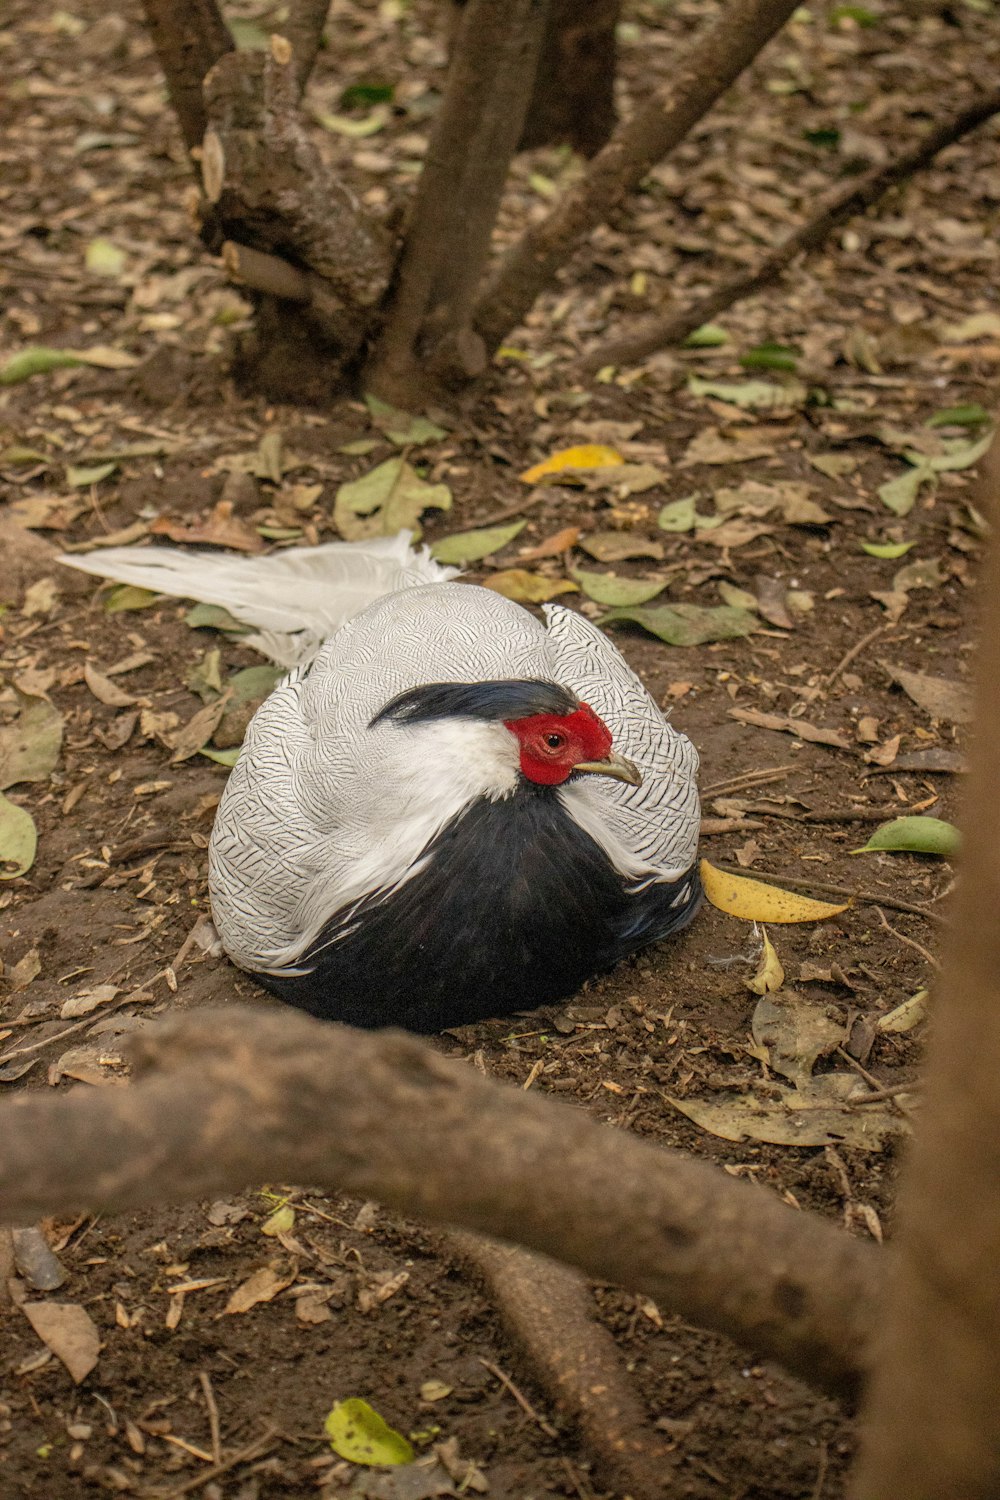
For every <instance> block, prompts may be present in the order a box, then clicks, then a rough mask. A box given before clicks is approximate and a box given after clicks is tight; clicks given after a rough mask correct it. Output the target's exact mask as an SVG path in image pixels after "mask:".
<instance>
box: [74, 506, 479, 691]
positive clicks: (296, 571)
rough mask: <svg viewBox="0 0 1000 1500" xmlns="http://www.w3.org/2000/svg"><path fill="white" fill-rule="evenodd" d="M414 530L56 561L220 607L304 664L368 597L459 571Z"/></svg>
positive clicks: (257, 637)
mask: <svg viewBox="0 0 1000 1500" xmlns="http://www.w3.org/2000/svg"><path fill="white" fill-rule="evenodd" d="M411 535H412V534H411V533H410V532H408V531H401V532H399V533H398V535H397V536H392V537H376V538H374V539H373V540H371V541H366V542H326V543H324V544H323V545H322V546H319V547H296V548H292V549H290V550H288V551H285V552H275V553H273V554H272V555H271V556H269V557H234V556H233V555H232V554H231V553H226V552H185V551H183V550H182V549H181V548H179V547H108V548H105V549H103V550H99V551H95V552H90V553H87V554H85V555H82V556H78V555H64V556H63V557H62V558H61V559H60V561H61V562H64V563H66V564H67V565H68V566H69V567H71V568H79V569H81V570H82V571H83V572H84V573H94V574H96V575H97V577H98V578H113V579H115V580H117V581H118V582H120V583H132V584H136V585H137V586H138V587H139V588H146V589H153V590H155V592H157V593H160V594H170V595H172V596H174V597H176V598H180V599H196V600H198V601H199V602H200V603H203V604H219V605H222V606H223V607H224V608H225V609H228V610H229V612H230V614H231V615H232V616H233V618H234V619H237V620H239V621H240V623H241V624H243V625H252V626H254V627H255V628H256V632H257V633H256V634H254V635H250V636H247V637H246V640H247V644H248V645H251V646H253V647H254V648H255V649H256V650H258V651H261V652H262V653H263V654H264V655H265V656H269V657H270V658H271V660H272V661H274V662H277V664H278V665H279V666H283V667H291V666H296V665H298V664H299V663H301V662H308V661H310V660H311V659H312V657H313V656H315V654H316V652H317V650H318V649H319V647H320V645H321V643H322V642H323V641H324V640H325V639H326V637H327V636H329V635H332V634H333V632H334V631H336V630H338V629H339V628H340V626H341V625H343V624H344V623H345V622H346V621H347V620H350V619H352V618H353V617H354V616H355V615H357V614H360V613H361V611H362V610H363V609H365V608H367V606H368V605H369V604H371V603H372V602H373V601H374V600H376V599H379V598H381V597H382V596H383V595H384V594H392V593H395V592H396V591H397V590H399V589H406V588H410V587H412V586H414V585H416V584H421V583H441V582H444V581H446V580H447V579H449V578H454V577H455V576H456V571H457V570H456V569H454V568H445V567H442V566H441V565H440V564H439V563H436V562H434V561H433V560H432V558H431V556H430V553H429V551H428V549H427V548H426V547H422V548H420V549H419V550H417V549H414V548H413V547H411V545H410V541H411Z"/></svg>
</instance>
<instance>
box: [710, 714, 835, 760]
mask: <svg viewBox="0 0 1000 1500" xmlns="http://www.w3.org/2000/svg"><path fill="white" fill-rule="evenodd" d="M729 717H730V718H731V719H737V720H739V722H740V723H741V724H752V725H753V727H754V728H755V729H775V730H777V731H778V732H779V733H781V734H794V735H795V736H796V737H797V738H798V739H800V740H808V741H809V743H810V744H812V745H832V747H833V748H834V749H835V750H850V748H851V744H850V741H849V740H848V739H846V738H845V737H844V735H842V734H841V733H840V730H839V729H822V728H820V727H819V726H818V725H814V724H807V723H806V721H805V720H804V719H793V718H792V717H791V716H790V715H789V714H766V713H762V712H761V711H760V709H756V708H731V709H730V710H729Z"/></svg>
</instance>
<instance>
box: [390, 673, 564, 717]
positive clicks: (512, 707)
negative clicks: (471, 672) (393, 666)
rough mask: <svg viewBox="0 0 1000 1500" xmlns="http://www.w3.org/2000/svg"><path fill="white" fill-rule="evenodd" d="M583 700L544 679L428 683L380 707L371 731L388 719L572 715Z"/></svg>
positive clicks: (409, 689)
mask: <svg viewBox="0 0 1000 1500" xmlns="http://www.w3.org/2000/svg"><path fill="white" fill-rule="evenodd" d="M579 707H580V700H579V699H578V698H577V696H576V694H575V693H571V692H570V691H569V689H568V688H564V687H560V686H559V684H558V683H557V682H546V681H545V680H544V679H543V678H541V677H523V678H501V679H500V680H498V681H496V682H428V683H426V684H425V685H424V686H423V687H416V688H408V689H407V691H406V692H405V693H400V694H399V695H398V696H397V697H395V698H392V699H390V701H389V702H388V703H387V704H386V705H385V707H384V708H380V709H379V711H378V713H377V714H376V715H375V717H374V718H373V719H372V720H371V723H370V724H369V726H368V727H369V729H372V728H374V726H375V725H376V724H381V723H382V722H383V721H385V720H391V721H392V722H393V723H395V724H423V723H426V722H428V721H429V720H431V719H486V720H489V721H494V720H495V721H497V722H500V721H505V720H508V719H528V718H530V717H531V716H532V715H533V714H559V715H563V714H571V713H574V712H575V711H576V710H577V709H578V708H579Z"/></svg>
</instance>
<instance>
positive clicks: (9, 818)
mask: <svg viewBox="0 0 1000 1500" xmlns="http://www.w3.org/2000/svg"><path fill="white" fill-rule="evenodd" d="M37 847H38V831H37V829H36V828H35V824H34V820H33V818H32V816H31V814H30V813H29V812H26V811H25V810H24V808H23V807H18V806H17V804H16V803H15V802H8V800H7V798H6V797H4V796H3V795H2V794H0V880H15V879H16V878H17V876H18V875H23V874H24V873H25V871H27V870H30V869H31V866H32V864H33V863H34V859H35V850H36V848H37Z"/></svg>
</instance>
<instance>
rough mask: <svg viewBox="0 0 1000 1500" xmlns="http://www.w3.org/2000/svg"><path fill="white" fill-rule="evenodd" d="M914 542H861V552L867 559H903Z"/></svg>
mask: <svg viewBox="0 0 1000 1500" xmlns="http://www.w3.org/2000/svg"><path fill="white" fill-rule="evenodd" d="M916 545H917V544H916V542H862V543H861V550H862V552H867V553H868V556H869V557H889V558H892V557H905V556H906V554H907V552H909V550H910V548H911V547H915V546H916Z"/></svg>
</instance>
